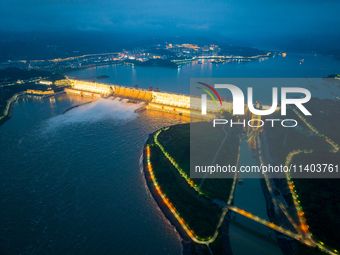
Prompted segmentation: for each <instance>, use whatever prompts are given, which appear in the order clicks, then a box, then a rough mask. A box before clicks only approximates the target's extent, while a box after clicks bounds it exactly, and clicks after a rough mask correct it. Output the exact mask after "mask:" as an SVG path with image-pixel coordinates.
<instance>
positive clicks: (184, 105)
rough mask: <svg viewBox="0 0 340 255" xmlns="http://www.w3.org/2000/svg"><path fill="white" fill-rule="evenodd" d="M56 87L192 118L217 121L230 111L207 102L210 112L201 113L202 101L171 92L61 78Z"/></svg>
mask: <svg viewBox="0 0 340 255" xmlns="http://www.w3.org/2000/svg"><path fill="white" fill-rule="evenodd" d="M55 85H57V86H65V87H67V88H65V92H66V93H68V94H73V95H79V96H84V97H92V98H108V97H114V98H121V99H128V102H130V103H142V102H143V103H144V106H143V109H147V110H156V111H163V112H167V113H173V114H179V115H185V116H192V117H198V118H208V119H212V118H216V114H217V113H218V112H220V111H229V112H231V111H232V102H226V101H223V102H222V106H221V105H218V106H216V105H215V104H214V102H213V100H207V106H208V107H207V108H208V109H209V111H208V112H207V114H206V115H202V114H201V98H200V97H194V96H189V95H184V94H177V93H171V92H159V91H153V90H151V88H150V89H149V90H147V89H142V88H138V87H134V88H133V87H125V86H119V85H113V84H105V83H98V82H94V81H83V80H78V79H76V78H75V79H70V78H69V79H63V80H59V81H56V82H55Z"/></svg>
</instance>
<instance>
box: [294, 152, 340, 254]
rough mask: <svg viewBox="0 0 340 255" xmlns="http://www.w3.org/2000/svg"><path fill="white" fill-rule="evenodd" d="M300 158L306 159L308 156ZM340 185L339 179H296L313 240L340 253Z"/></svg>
mask: <svg viewBox="0 0 340 255" xmlns="http://www.w3.org/2000/svg"><path fill="white" fill-rule="evenodd" d="M299 156H300V155H299ZM300 157H306V155H301V156H300ZM300 157H299V158H298V159H297V160H299V159H300ZM308 158H309V163H312V162H313V161H312V158H311V157H310V156H309V155H308ZM339 183H340V181H339V179H294V184H295V186H296V190H297V194H299V200H300V203H301V206H302V208H303V210H304V212H305V216H306V220H307V223H308V225H309V227H310V231H311V233H312V234H313V239H314V240H315V241H318V240H319V241H321V242H323V243H324V244H325V245H326V246H327V247H328V248H331V249H336V250H338V251H339V250H340V243H339V239H340V234H339V229H340V218H339V217H340V216H339V215H340V185H339Z"/></svg>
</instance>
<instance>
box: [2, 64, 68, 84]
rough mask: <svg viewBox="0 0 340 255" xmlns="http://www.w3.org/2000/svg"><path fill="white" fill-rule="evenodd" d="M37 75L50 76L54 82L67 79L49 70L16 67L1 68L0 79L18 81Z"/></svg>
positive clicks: (49, 78)
mask: <svg viewBox="0 0 340 255" xmlns="http://www.w3.org/2000/svg"><path fill="white" fill-rule="evenodd" d="M35 77H42V78H48V80H50V81H52V82H54V81H56V80H61V79H65V77H64V76H63V75H61V74H59V73H52V72H48V71H38V70H24V69H20V68H16V67H11V68H7V69H4V70H0V80H5V79H6V80H7V81H17V80H27V79H31V78H35Z"/></svg>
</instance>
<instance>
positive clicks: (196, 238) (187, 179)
mask: <svg viewBox="0 0 340 255" xmlns="http://www.w3.org/2000/svg"><path fill="white" fill-rule="evenodd" d="M161 131H162V130H159V131H157V132H156V133H155V135H154V141H155V143H156V145H157V146H158V147H159V148H160V149H161V151H162V152H163V154H164V155H165V156H166V157H167V158H168V159H169V160H170V162H171V163H172V164H173V166H175V168H176V169H177V170H178V171H179V173H180V174H181V175H182V177H183V178H185V179H186V181H187V182H188V184H189V185H190V186H191V187H192V188H194V189H195V190H196V191H197V192H198V193H200V194H202V193H201V192H200V191H199V189H198V187H196V186H195V185H194V183H193V181H191V180H190V178H189V177H188V176H187V175H186V174H185V173H184V171H183V170H182V169H181V168H180V167H179V166H178V164H177V163H176V162H175V160H174V159H173V158H172V157H171V156H170V155H169V154H168V153H167V152H166V151H165V150H164V147H163V146H162V145H161V144H160V143H159V141H158V135H159V133H160V132H161ZM238 161H239V156H238V159H237V164H238ZM147 162H148V167H147V168H148V170H149V172H150V176H151V179H152V182H153V184H154V186H155V188H156V190H157V192H158V193H159V195H160V196H161V197H162V199H163V201H164V202H165V204H166V205H167V206H168V208H169V209H170V211H171V212H172V214H173V215H174V216H175V217H176V219H177V220H178V221H179V223H180V224H181V225H182V227H183V229H184V230H185V232H186V233H187V234H188V235H189V236H190V238H191V239H192V240H193V241H194V242H196V243H199V244H205V245H207V246H209V244H210V243H212V242H214V241H215V239H216V237H217V236H218V234H219V228H220V227H221V225H222V223H223V221H224V217H225V215H226V214H227V212H228V208H226V207H223V210H222V214H221V217H220V219H219V222H218V224H217V226H216V230H215V233H214V235H213V236H212V237H211V238H208V239H207V240H200V238H199V237H198V236H196V235H195V234H194V233H193V231H192V230H190V229H189V227H188V225H187V223H186V222H185V221H184V220H183V218H181V217H180V216H179V214H178V212H177V211H176V209H175V208H174V207H173V205H172V203H170V202H169V200H168V199H167V198H165V196H164V195H163V193H162V191H161V189H160V187H159V186H158V183H157V181H156V178H155V176H154V174H153V170H152V166H151V161H150V147H149V145H147ZM236 179H237V173H235V176H234V179H233V185H232V189H231V191H230V196H229V199H228V202H227V203H228V204H231V202H232V201H233V197H234V190H235V186H236Z"/></svg>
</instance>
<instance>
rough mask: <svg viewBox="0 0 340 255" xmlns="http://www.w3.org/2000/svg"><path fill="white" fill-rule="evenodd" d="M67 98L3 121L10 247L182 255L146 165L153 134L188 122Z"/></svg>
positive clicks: (6, 243) (24, 104) (4, 243)
mask: <svg viewBox="0 0 340 255" xmlns="http://www.w3.org/2000/svg"><path fill="white" fill-rule="evenodd" d="M86 100H87V99H82V98H80V97H76V96H69V95H61V96H58V97H56V98H55V99H54V98H50V99H45V100H39V99H36V98H34V97H32V96H25V97H23V98H20V99H19V100H18V102H17V103H16V104H15V108H14V112H13V117H12V119H10V120H9V121H7V122H6V123H5V124H4V125H2V126H1V127H0V134H1V136H0V160H1V170H0V171H1V172H0V174H1V181H0V186H1V199H0V207H1V210H0V218H1V229H0V247H1V252H0V253H1V254H176V255H178V254H180V252H181V244H180V237H179V236H178V234H177V232H176V231H175V230H174V227H173V226H172V225H170V224H169V223H168V221H167V220H166V218H165V217H164V216H163V214H162V212H161V211H160V210H159V208H158V206H157V204H156V203H155V201H154V199H153V197H152V196H151V195H150V192H149V191H148V188H147V186H146V183H145V179H144V175H143V172H142V171H141V169H140V168H139V160H140V156H141V150H142V146H143V143H144V140H145V139H146V137H147V134H149V133H150V132H153V131H155V130H157V129H159V128H161V127H163V126H166V125H171V124H177V123H183V122H186V121H187V119H185V118H183V117H179V116H176V115H170V114H164V113H160V112H152V113H151V112H149V111H144V112H142V113H138V114H137V113H134V109H135V107H136V106H135V105H128V104H125V103H124V102H114V101H110V100H103V99H102V100H99V101H97V102H94V103H90V104H87V105H84V106H82V107H78V108H75V109H73V110H71V111H69V112H67V113H66V114H65V115H63V114H62V113H63V112H64V111H65V110H66V109H68V108H69V107H70V106H72V105H75V104H79V103H82V102H85V101H86Z"/></svg>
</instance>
